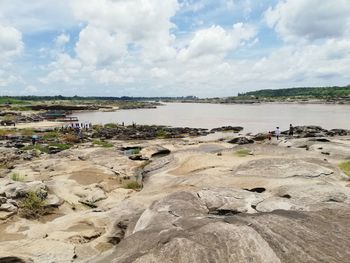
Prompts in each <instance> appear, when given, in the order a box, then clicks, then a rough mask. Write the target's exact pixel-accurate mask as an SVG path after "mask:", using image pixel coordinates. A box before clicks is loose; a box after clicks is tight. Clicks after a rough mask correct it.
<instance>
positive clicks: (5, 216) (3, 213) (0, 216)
mask: <svg viewBox="0 0 350 263" xmlns="http://www.w3.org/2000/svg"><path fill="white" fill-rule="evenodd" d="M16 213H17V212H15V211H12V212H6V211H0V220H6V219H8V218H10V217H11V216H13V215H15V214H16Z"/></svg>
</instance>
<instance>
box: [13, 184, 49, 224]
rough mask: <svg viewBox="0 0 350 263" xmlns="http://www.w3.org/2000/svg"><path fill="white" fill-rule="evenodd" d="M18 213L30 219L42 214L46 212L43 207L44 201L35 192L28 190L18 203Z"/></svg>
mask: <svg viewBox="0 0 350 263" xmlns="http://www.w3.org/2000/svg"><path fill="white" fill-rule="evenodd" d="M19 208H20V210H19V213H20V215H21V216H23V217H25V218H28V219H32V218H38V217H40V216H43V215H45V214H46V213H47V210H46V209H45V201H44V200H43V199H42V198H41V197H40V194H39V193H37V192H33V191H31V192H28V193H27V194H26V196H25V198H23V199H22V200H21V201H20V203H19Z"/></svg>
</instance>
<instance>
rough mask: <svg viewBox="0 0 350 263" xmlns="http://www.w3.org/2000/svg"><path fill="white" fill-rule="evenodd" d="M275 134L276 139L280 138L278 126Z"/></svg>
mask: <svg viewBox="0 0 350 263" xmlns="http://www.w3.org/2000/svg"><path fill="white" fill-rule="evenodd" d="M275 135H276V138H277V141H278V140H279V138H280V135H281V131H280V127H276V131H275Z"/></svg>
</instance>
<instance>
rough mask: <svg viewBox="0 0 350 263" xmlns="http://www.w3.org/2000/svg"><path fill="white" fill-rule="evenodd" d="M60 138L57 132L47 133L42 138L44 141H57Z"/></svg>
mask: <svg viewBox="0 0 350 263" xmlns="http://www.w3.org/2000/svg"><path fill="white" fill-rule="evenodd" d="M58 137H59V133H58V132H57V131H51V132H46V133H45V134H44V135H43V136H42V138H43V139H44V140H50V139H57V138H58Z"/></svg>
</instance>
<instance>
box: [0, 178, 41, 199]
mask: <svg viewBox="0 0 350 263" xmlns="http://www.w3.org/2000/svg"><path fill="white" fill-rule="evenodd" d="M28 192H36V193H40V194H41V195H42V196H43V197H46V195H47V188H46V185H45V184H44V183H42V182H39V181H34V182H29V183H25V182H16V181H12V180H7V179H3V180H1V181H0V196H5V197H7V198H14V199H16V198H21V197H25V196H26V194H27V193H28Z"/></svg>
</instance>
